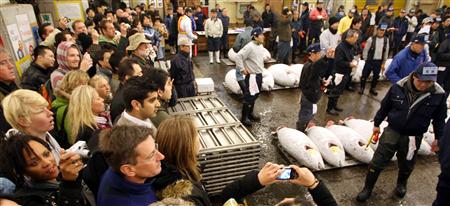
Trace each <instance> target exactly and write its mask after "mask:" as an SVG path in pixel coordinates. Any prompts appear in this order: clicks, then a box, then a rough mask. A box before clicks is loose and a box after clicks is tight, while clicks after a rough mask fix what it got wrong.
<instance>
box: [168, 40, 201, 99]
mask: <svg viewBox="0 0 450 206" xmlns="http://www.w3.org/2000/svg"><path fill="white" fill-rule="evenodd" d="M178 46H179V47H180V48H179V51H178V53H177V54H176V55H175V57H173V59H172V60H171V61H170V65H171V66H170V70H169V71H170V77H172V79H173V85H174V86H175V90H176V91H177V94H178V97H179V98H183V97H192V96H195V95H196V94H197V91H196V89H195V76H194V65H193V63H192V59H191V58H189V53H190V46H192V43H191V42H190V40H189V39H187V38H180V39H178Z"/></svg>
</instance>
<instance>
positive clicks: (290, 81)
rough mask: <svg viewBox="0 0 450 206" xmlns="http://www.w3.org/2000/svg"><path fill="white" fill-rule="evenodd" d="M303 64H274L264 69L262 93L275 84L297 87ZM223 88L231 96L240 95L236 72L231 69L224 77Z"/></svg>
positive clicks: (271, 88)
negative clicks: (231, 94)
mask: <svg viewBox="0 0 450 206" xmlns="http://www.w3.org/2000/svg"><path fill="white" fill-rule="evenodd" d="M302 68H303V64H293V65H290V66H289V65H286V64H274V65H272V66H270V67H269V68H267V69H264V71H263V73H262V76H263V81H262V91H271V90H273V89H274V88H275V84H277V85H279V86H282V87H289V88H292V87H298V85H299V83H300V75H301V72H302ZM224 86H225V87H226V88H227V89H228V90H229V91H230V92H231V93H233V94H242V90H241V88H240V87H239V84H238V82H237V81H236V70H235V69H232V70H230V71H228V73H227V74H226V75H225V82H224Z"/></svg>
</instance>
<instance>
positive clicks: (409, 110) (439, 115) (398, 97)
mask: <svg viewBox="0 0 450 206" xmlns="http://www.w3.org/2000/svg"><path fill="white" fill-rule="evenodd" d="M408 81H412V74H411V75H409V76H407V77H405V78H403V79H402V80H400V81H398V82H397V83H396V84H394V85H392V86H391V88H390V89H389V91H388V93H387V94H386V96H385V97H384V98H383V100H382V102H381V106H380V109H379V110H378V111H377V113H376V115H375V117H374V125H375V126H376V127H379V126H380V124H381V122H382V121H383V120H384V119H385V118H386V117H387V122H388V123H389V127H390V128H391V129H393V130H395V131H397V132H398V133H400V134H402V135H408V136H419V135H423V133H425V132H426V131H427V130H428V127H429V125H430V121H431V120H433V128H434V133H435V137H436V139H440V138H441V137H442V135H443V129H444V124H445V117H446V116H447V105H446V98H445V92H444V89H442V87H441V86H439V84H436V83H435V84H434V85H433V86H432V88H431V89H429V91H427V92H425V93H424V94H422V95H420V96H418V97H417V98H416V99H415V100H414V102H410V100H409V99H410V98H408V96H409V91H408V90H409V89H407V84H408ZM410 84H413V83H412V82H410Z"/></svg>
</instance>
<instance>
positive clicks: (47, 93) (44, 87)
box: [39, 79, 56, 110]
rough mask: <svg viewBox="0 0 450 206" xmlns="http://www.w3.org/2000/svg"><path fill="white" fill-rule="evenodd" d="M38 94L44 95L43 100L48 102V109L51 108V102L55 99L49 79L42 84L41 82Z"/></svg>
mask: <svg viewBox="0 0 450 206" xmlns="http://www.w3.org/2000/svg"><path fill="white" fill-rule="evenodd" d="M39 92H40V94H41V95H42V96H43V97H44V99H45V100H47V102H48V107H47V108H48V109H49V110H51V109H52V102H53V100H55V99H56V97H55V95H54V93H53V88H52V84H51V82H50V79H49V80H47V81H46V82H45V83H44V84H41V88H40V89H39Z"/></svg>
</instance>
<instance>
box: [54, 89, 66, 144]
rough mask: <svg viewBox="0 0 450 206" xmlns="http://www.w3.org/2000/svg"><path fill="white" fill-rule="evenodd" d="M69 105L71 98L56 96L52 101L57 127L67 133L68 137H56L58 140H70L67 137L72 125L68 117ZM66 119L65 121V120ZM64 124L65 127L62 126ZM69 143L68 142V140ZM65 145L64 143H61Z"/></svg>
mask: <svg viewBox="0 0 450 206" xmlns="http://www.w3.org/2000/svg"><path fill="white" fill-rule="evenodd" d="M68 107H69V100H67V99H64V98H61V97H56V99H55V100H53V102H52V111H53V113H55V114H56V128H57V131H62V130H63V131H64V132H65V133H66V137H56V138H57V139H58V140H60V141H58V142H60V144H61V142H65V141H68V140H67V138H68V137H69V135H70V127H69V123H68V118H66V115H67V111H68ZM63 121H64V122H63ZM62 125H64V128H61V126H62ZM67 143H68V142H67ZM61 146H63V144H61Z"/></svg>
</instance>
